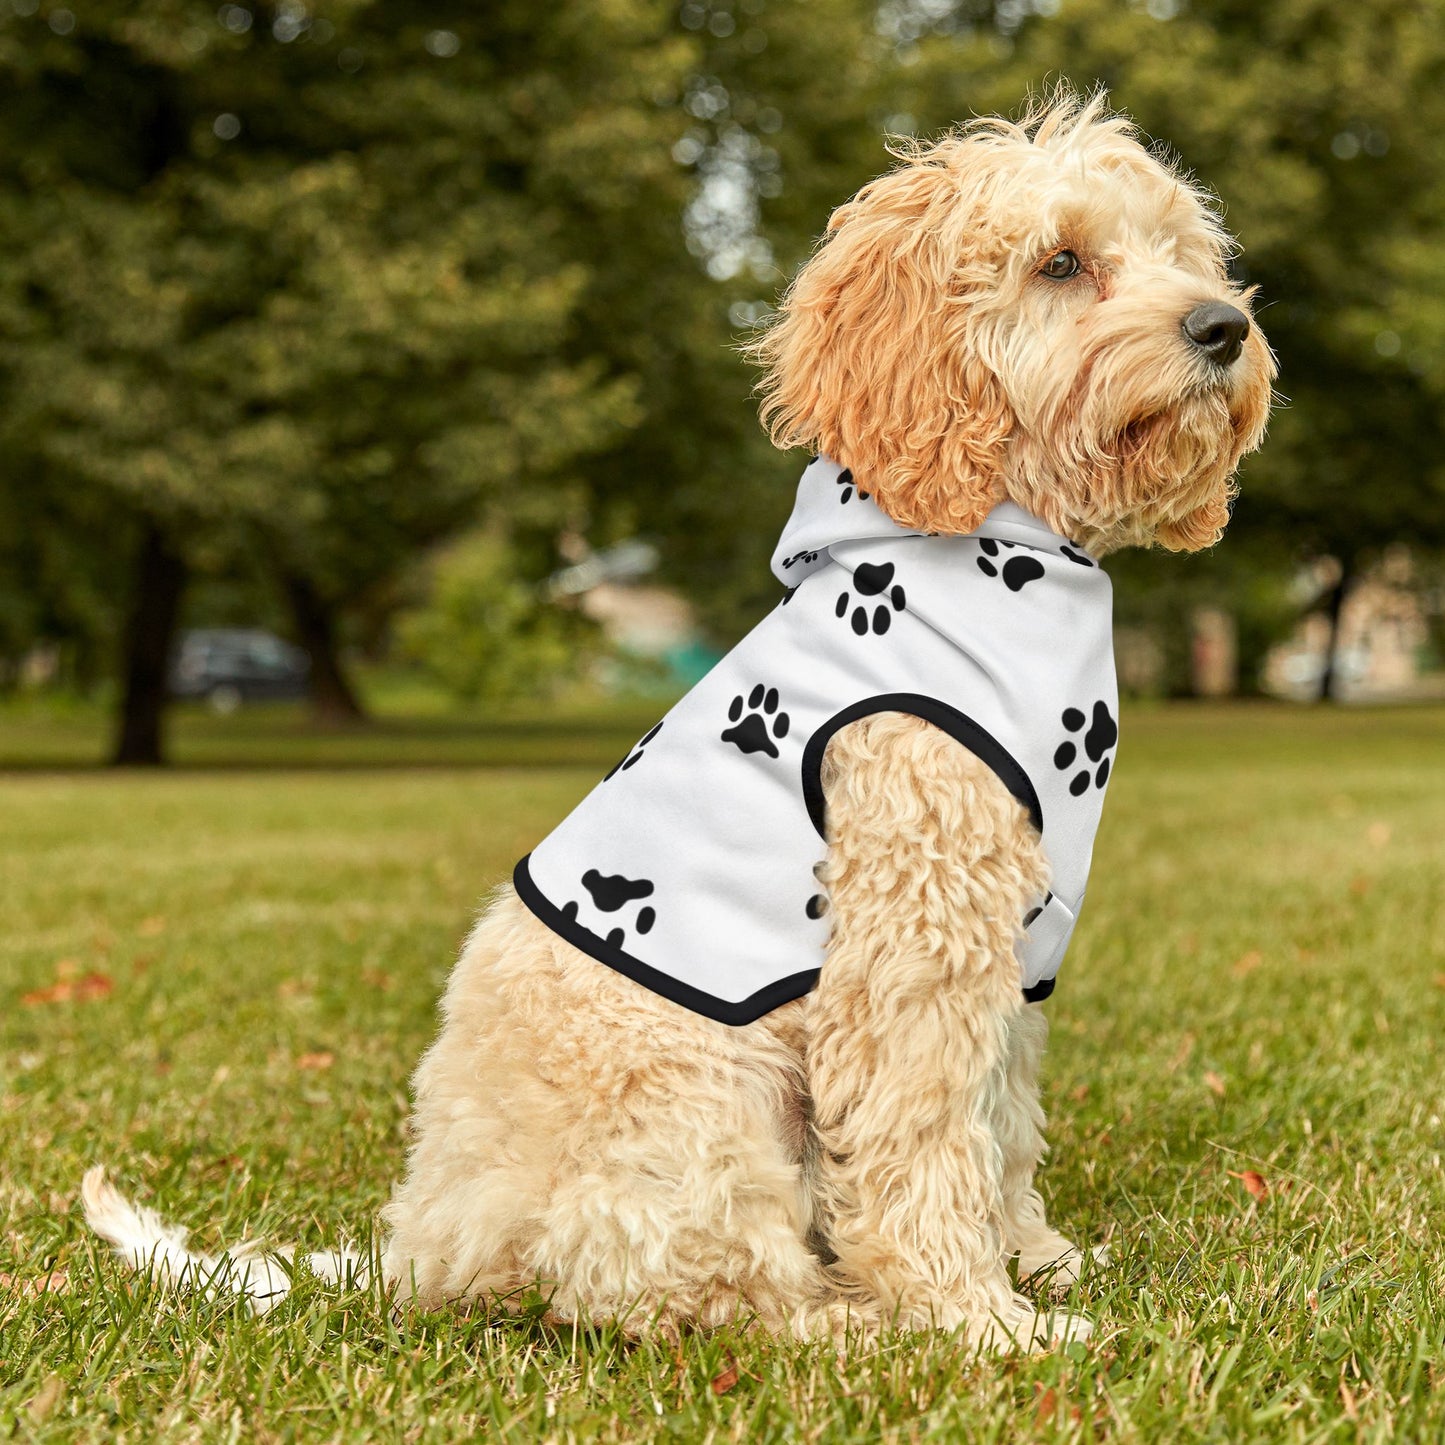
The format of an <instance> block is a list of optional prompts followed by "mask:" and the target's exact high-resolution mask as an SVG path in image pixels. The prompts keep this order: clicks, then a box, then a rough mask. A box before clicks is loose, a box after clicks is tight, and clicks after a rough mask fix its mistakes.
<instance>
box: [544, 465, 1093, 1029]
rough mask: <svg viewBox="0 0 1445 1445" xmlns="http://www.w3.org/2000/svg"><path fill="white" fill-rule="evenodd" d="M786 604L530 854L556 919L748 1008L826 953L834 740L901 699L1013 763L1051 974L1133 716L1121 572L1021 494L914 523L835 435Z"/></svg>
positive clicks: (1035, 939)
mask: <svg viewBox="0 0 1445 1445" xmlns="http://www.w3.org/2000/svg"><path fill="white" fill-rule="evenodd" d="M773 571H774V573H775V574H776V575H777V577H778V578H779V579H780V580H781V581H782V582H783V583H784V585H785V587H786V588H787V589H788V590H787V592H786V593H785V595H784V597H783V599H782V601H781V602H780V603H779V605H778V606H777V607H776V608H774V609H773V611H772V612H770V613H769V614H768V616H767V617H765V618H764V619H763V621H762V622H760V623H759V624H758V626H757V627H756V628H754V629H753V631H752V632H750V633H749V634H748V636H747V637H745V638H744V639H743V640H742V641H741V642H740V643H739V644H738V645H737V646H736V647H735V648H734V649H733V650H732V651H731V652H729V653H728V654H727V656H726V657H724V658H723V659H722V660H721V661H720V662H719V663H718V664H717V666H716V667H715V668H714V669H713V670H712V671H711V672H709V673H708V675H707V676H706V677H704V678H703V679H702V681H701V682H699V683H698V684H697V685H696V686H695V687H694V688H693V689H692V690H691V691H690V692H689V693H688V694H687V695H686V696H685V697H684V698H683V699H682V700H681V701H680V702H678V703H677V704H676V705H675V706H674V707H673V708H672V710H671V711H670V712H669V713H668V714H667V715H666V716H665V717H664V718H663V720H662V722H660V723H659V724H658V725H657V726H655V727H654V728H652V729H650V730H649V731H648V732H647V734H645V736H644V737H643V738H642V739H641V740H640V741H639V742H638V744H637V745H635V746H634V747H633V748H630V749H629V750H628V752H627V754H626V755H625V756H624V757H623V758H622V759H620V760H619V762H618V764H617V766H616V767H614V768H613V770H612V772H611V773H609V774H608V775H607V777H606V778H605V779H604V780H603V781H602V782H601V783H600V784H599V785H598V786H597V787H596V788H595V789H594V790H593V791H592V792H591V793H590V794H589V795H588V796H587V797H586V798H584V799H583V801H582V802H581V803H580V804H579V805H578V807H577V808H576V809H575V810H574V811H573V812H572V813H571V814H570V815H568V817H567V818H565V819H564V820H563V821H562V823H561V824H560V825H559V826H558V827H557V828H556V830H555V831H554V832H553V833H551V834H550V835H549V836H548V837H547V838H546V839H544V840H543V842H542V843H541V844H539V845H538V846H537V848H536V849H534V850H533V852H532V853H531V854H530V855H529V856H528V857H527V858H524V859H523V860H522V861H521V862H520V863H519V864H518V865H517V870H516V874H515V881H516V885H517V891H518V894H519V896H520V897H521V898H522V900H523V901H524V902H525V903H526V904H527V906H528V907H530V908H531V909H532V910H533V912H535V913H536V914H537V915H538V916H539V917H540V918H541V919H542V920H543V921H544V922H545V923H547V924H548V925H549V926H550V927H552V928H553V929H554V930H555V931H556V932H557V933H559V934H560V935H561V936H562V937H564V938H566V939H567V940H568V941H569V942H571V943H573V944H575V945H576V946H577V947H579V948H581V949H582V950H583V951H584V952H586V953H589V954H591V955H592V956H593V957H594V958H597V959H598V960H600V961H601V962H603V963H606V964H608V965H609V966H610V967H612V968H615V969H617V970H618V971H619V972H622V973H625V974H627V975H628V976H629V977H631V978H633V979H635V980H636V981H638V982H639V983H642V984H644V985H646V986H647V987H649V988H651V989H653V990H654V991H656V992H658V993H660V994H662V995H663V996H664V997H667V998H670V999H672V1000H673V1001H674V1002H677V1003H680V1004H682V1005H683V1006H684V1007H687V1008H691V1009H694V1010H695V1011H696V1012H699V1013H703V1014H706V1015H707V1016H708V1017H710V1018H716V1019H719V1020H721V1021H722V1022H724V1023H730V1024H745V1023H748V1022H751V1021H752V1020H753V1019H755V1018H758V1017H760V1016H761V1015H763V1014H765V1013H767V1012H769V1011H770V1010H772V1009H774V1008H777V1007H779V1006H781V1005H782V1004H783V1003H786V1002H788V1001H790V1000H791V999H794V998H797V997H799V996H800V995H802V994H803V993H805V992H807V991H808V990H809V989H810V988H812V987H813V986H814V985H815V984H816V982H817V979H818V977H819V972H820V969H821V968H822V966H823V961H824V958H825V955H826V949H827V939H828V927H829V925H828V917H827V913H828V903H827V899H826V897H825V896H824V894H823V891H822V889H821V888H820V885H819V884H818V882H817V878H816V873H815V869H816V867H817V865H818V864H819V863H820V862H821V861H822V860H823V858H824V856H825V853H826V832H827V816H826V813H827V810H826V800H825V798H824V796H823V792H822V786H821V782H820V773H821V767H822V759H823V753H824V751H825V749H826V747H827V743H828V741H829V739H830V738H832V736H833V735H834V734H835V733H836V732H837V731H838V730H839V729H840V728H842V727H844V726H846V725H847V724H848V723H850V722H853V721H856V720H858V719H859V718H862V717H866V716H869V715H870V714H873V713H878V712H903V713H909V714H912V715H914V716H917V717H920V718H923V719H924V720H925V721H927V722H930V723H932V724H934V725H935V726H937V727H940V728H942V729H943V730H944V731H945V732H947V733H949V734H950V735H951V736H953V737H954V738H956V739H957V740H958V741H959V742H960V743H961V744H963V746H965V747H967V748H969V749H970V751H972V752H974V753H975V754H977V755H978V756H979V757H980V758H981V759H982V760H983V761H984V762H986V763H987V764H988V765H989V766H990V767H991V768H992V769H993V770H994V771H995V772H996V773H997V774H998V776H999V778H1000V779H1001V780H1002V781H1003V783H1004V784H1005V785H1006V786H1007V787H1008V788H1009V790H1010V791H1011V792H1012V793H1013V794H1014V796H1015V797H1017V798H1018V799H1019V801H1020V802H1021V803H1022V804H1023V806H1024V807H1025V809H1026V810H1027V811H1028V813H1029V815H1030V817H1031V818H1032V820H1033V822H1034V824H1035V826H1036V827H1038V828H1039V829H1040V832H1041V835H1042V839H1043V845H1044V851H1045V853H1046V855H1047V857H1048V861H1049V866H1050V876H1051V891H1050V892H1049V893H1048V894H1047V895H1046V896H1045V897H1044V898H1041V899H1038V900H1036V901H1034V902H1033V904H1032V906H1031V908H1030V909H1029V911H1028V912H1027V914H1026V915H1025V917H1023V918H1021V919H1020V920H1019V930H1020V931H1019V943H1018V949H1017V953H1018V959H1019V964H1020V984H1021V986H1022V988H1023V990H1024V993H1025V996H1026V997H1028V998H1030V999H1041V998H1043V997H1046V996H1047V995H1048V993H1049V992H1051V991H1052V988H1053V982H1054V978H1055V975H1056V974H1057V972H1058V967H1059V963H1060V961H1061V959H1062V956H1063V953H1064V950H1065V948H1066V946H1067V944H1068V940H1069V937H1070V935H1071V933H1072V931H1073V927H1074V923H1075V920H1076V918H1077V916H1078V911H1079V907H1080V904H1081V903H1082V901H1083V896H1084V889H1085V886H1086V884H1087V880H1088V871H1089V863H1090V859H1091V856H1092V851H1093V840H1094V834H1095V832H1096V830H1097V827H1098V823H1099V818H1100V814H1101V811H1102V807H1103V799H1104V793H1105V788H1106V785H1107V782H1108V779H1109V774H1110V771H1111V768H1112V763H1113V757H1114V750H1115V746H1116V743H1117V739H1118V731H1117V725H1116V721H1115V719H1116V716H1117V710H1118V701H1117V691H1116V685H1115V678H1114V662H1113V640H1112V596H1111V589H1110V586H1109V581H1108V578H1107V577H1106V576H1105V574H1104V572H1103V570H1102V569H1101V568H1100V567H1099V566H1098V564H1097V562H1096V561H1095V560H1094V559H1093V558H1092V557H1090V556H1089V555H1088V554H1087V553H1086V552H1085V551H1084V549H1083V548H1081V547H1078V546H1076V545H1075V544H1073V543H1071V542H1069V541H1068V540H1067V539H1066V538H1063V537H1060V536H1058V535H1057V534H1055V533H1054V532H1052V531H1051V530H1050V529H1049V528H1048V527H1046V526H1044V525H1043V524H1042V523H1041V522H1039V521H1038V520H1037V519H1036V518H1034V517H1032V516H1030V515H1029V514H1028V513H1027V512H1025V511H1023V510H1022V509H1021V508H1019V507H1017V506H1015V505H1013V504H1012V503H1003V504H1000V505H999V506H998V507H996V508H995V509H994V510H993V512H991V513H990V514H989V516H988V518H987V519H986V521H985V522H984V523H983V525H982V526H981V527H980V528H979V529H978V530H977V531H976V532H974V533H972V534H970V535H968V536H966V537H959V536H948V537H943V536H928V535H924V534H921V533H917V532H910V531H908V530H906V529H904V528H901V527H899V526H898V525H897V524H896V523H895V522H893V521H892V520H891V519H890V518H889V517H887V516H886V515H885V514H884V513H883V512H882V511H881V510H879V508H878V507H877V506H876V505H875V503H874V502H873V499H872V498H871V497H870V496H869V495H868V492H867V489H866V485H864V486H860V484H859V482H858V481H857V480H856V479H855V478H854V477H853V476H852V474H851V473H850V472H848V471H847V470H846V469H844V468H841V467H839V466H837V465H836V464H835V463H833V462H831V461H829V460H828V459H826V458H818V459H816V460H815V461H814V462H813V463H812V464H811V465H810V466H809V467H808V468H807V470H806V471H805V472H804V473H803V477H802V480H801V482H800V483H799V487H798V495H797V500H796V502H795V505H794V508H793V513H792V515H791V517H790V518H789V520H788V523H787V526H786V527H785V528H784V530H783V534H782V537H781V539H780V541H779V544H778V548H777V550H776V553H775V554H774V558H773Z"/></svg>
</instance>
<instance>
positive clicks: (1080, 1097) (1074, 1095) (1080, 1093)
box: [1069, 1084, 1089, 1104]
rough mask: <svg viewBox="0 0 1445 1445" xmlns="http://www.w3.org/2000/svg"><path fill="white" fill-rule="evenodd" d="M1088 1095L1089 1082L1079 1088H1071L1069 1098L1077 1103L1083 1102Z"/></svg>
mask: <svg viewBox="0 0 1445 1445" xmlns="http://www.w3.org/2000/svg"><path fill="white" fill-rule="evenodd" d="M1088 1097H1089V1086H1088V1085H1087V1084H1080V1085H1079V1086H1078V1088H1076V1089H1070V1090H1069V1098H1071V1099H1072V1100H1073V1101H1074V1102H1075V1103H1076V1104H1082V1103H1083V1102H1084V1100H1085V1099H1087V1098H1088Z"/></svg>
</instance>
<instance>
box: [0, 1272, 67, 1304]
mask: <svg viewBox="0 0 1445 1445" xmlns="http://www.w3.org/2000/svg"><path fill="white" fill-rule="evenodd" d="M0 1289H13V1290H15V1291H17V1292H18V1293H19V1294H22V1295H24V1296H25V1298H26V1299H38V1298H39V1297H40V1296H41V1295H43V1294H68V1293H69V1292H70V1276H69V1275H67V1274H66V1272H65V1271H64V1270H63V1269H53V1270H51V1271H50V1273H49V1274H43V1275H40V1276H39V1277H38V1278H30V1279H26V1278H25V1277H24V1276H23V1275H18V1274H3V1273H0Z"/></svg>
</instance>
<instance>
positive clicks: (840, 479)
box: [833, 467, 868, 502]
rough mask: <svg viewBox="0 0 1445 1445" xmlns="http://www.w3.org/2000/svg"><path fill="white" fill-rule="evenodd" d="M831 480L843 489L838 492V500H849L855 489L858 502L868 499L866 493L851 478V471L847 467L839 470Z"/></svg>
mask: <svg viewBox="0 0 1445 1445" xmlns="http://www.w3.org/2000/svg"><path fill="white" fill-rule="evenodd" d="M833 480H834V482H835V483H837V485H838V486H840V487H842V489H843V490H842V491H841V492H839V493H838V500H839V501H840V502H851V501H852V500H853V493H854V491H855V490H856V492H857V493H858V500H859V501H860V502H866V501H867V500H868V493H867V492H865V491H864V490H863V488H862V487H860V486H859V485H858V484H857V482H855V481H854V480H853V473H852V472H851V471H850V470H849V469H848V468H847V467H845V468H844V469H843V470H842V471H841V472H839V473H838V475H837V476H836V477H834V478H833Z"/></svg>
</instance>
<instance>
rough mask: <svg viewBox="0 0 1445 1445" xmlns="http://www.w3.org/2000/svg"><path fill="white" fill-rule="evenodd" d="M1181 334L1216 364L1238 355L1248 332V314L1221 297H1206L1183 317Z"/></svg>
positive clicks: (1223, 364) (1227, 362) (1226, 362)
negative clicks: (1202, 302) (1208, 299)
mask: <svg viewBox="0 0 1445 1445" xmlns="http://www.w3.org/2000/svg"><path fill="white" fill-rule="evenodd" d="M1184 334H1185V335H1186V336H1187V337H1188V338H1189V339H1190V340H1191V341H1192V342H1193V343H1194V344H1195V345H1196V346H1197V347H1198V348H1199V349H1200V350H1201V351H1202V352H1203V353H1204V354H1205V355H1206V356H1207V357H1208V358H1209V359H1210V360H1211V361H1212V362H1214V364H1215V365H1216V366H1228V365H1229V364H1230V363H1231V362H1234V361H1237V360H1238V359H1239V353H1240V352H1241V351H1243V350H1244V338H1245V337H1246V336H1248V335H1249V317H1248V316H1246V315H1245V314H1244V312H1243V311H1240V310H1239V309H1238V308H1237V307H1234V306H1229V305H1226V304H1225V303H1224V302H1223V301H1206V302H1205V303H1204V304H1203V305H1202V306H1196V307H1195V308H1194V310H1193V311H1191V312H1190V313H1189V315H1188V316H1186V317H1185V318H1184Z"/></svg>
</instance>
